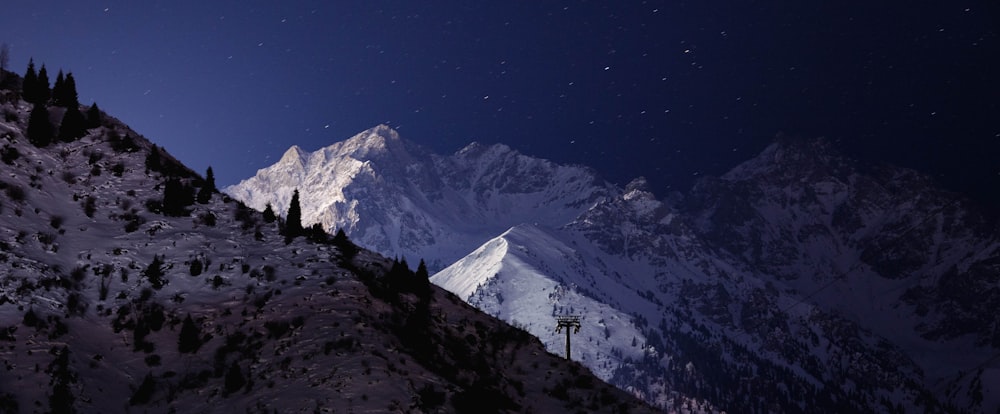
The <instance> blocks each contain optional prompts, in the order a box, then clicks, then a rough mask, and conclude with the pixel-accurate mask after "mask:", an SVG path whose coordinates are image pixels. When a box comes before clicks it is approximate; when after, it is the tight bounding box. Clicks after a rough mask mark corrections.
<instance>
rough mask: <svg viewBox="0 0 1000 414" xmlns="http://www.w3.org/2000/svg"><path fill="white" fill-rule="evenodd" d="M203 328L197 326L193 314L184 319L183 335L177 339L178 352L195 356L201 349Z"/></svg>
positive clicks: (182, 325)
mask: <svg viewBox="0 0 1000 414" xmlns="http://www.w3.org/2000/svg"><path fill="white" fill-rule="evenodd" d="M200 337H201V328H199V327H198V325H195V323H194V320H193V319H191V314H188V315H187V317H186V318H184V322H183V323H182V324H181V334H180V337H179V338H177V351H178V352H180V353H182V354H193V353H195V352H198V348H201V338H200Z"/></svg>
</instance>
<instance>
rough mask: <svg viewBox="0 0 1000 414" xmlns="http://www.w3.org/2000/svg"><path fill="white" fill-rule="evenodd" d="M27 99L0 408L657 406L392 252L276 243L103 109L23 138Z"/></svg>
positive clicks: (247, 215) (4, 293) (6, 234)
mask: <svg viewBox="0 0 1000 414" xmlns="http://www.w3.org/2000/svg"><path fill="white" fill-rule="evenodd" d="M12 95H13V96H16V94H5V95H4V96H12ZM33 109H34V108H33V105H31V104H28V103H25V102H24V101H20V100H17V99H12V100H10V101H5V102H4V103H2V104H0V114H2V117H0V147H2V149H0V155H2V157H0V159H2V161H3V162H2V163H0V362H2V365H0V370H2V375H0V412H5V413H7V412H60V413H62V412H105V413H107V412H133V411H134V412H185V413H187V412H251V411H252V412H272V411H280V412H306V411H309V412H354V411H366V412H375V411H377V412H403V411H406V412H510V411H517V412H520V411H534V412H570V411H580V410H586V411H601V412H625V411H628V412H650V411H651V410H650V408H649V407H648V406H646V405H644V404H642V403H641V402H640V401H638V400H636V399H634V398H632V397H630V396H628V395H627V394H626V393H623V392H621V391H619V390H618V389H616V388H614V387H611V386H608V385H606V384H604V383H603V382H601V381H598V380H596V379H595V378H594V377H592V376H591V375H590V373H589V372H588V370H586V369H583V368H582V367H581V366H580V365H579V364H576V363H573V362H570V361H566V360H565V359H563V358H562V357H559V356H556V355H553V354H549V353H547V352H546V351H545V349H544V348H543V346H542V345H541V344H540V343H539V342H538V341H537V340H536V339H534V338H533V337H531V336H530V335H528V334H526V333H525V332H523V331H521V330H519V329H517V328H514V327H511V326H510V325H508V324H506V323H503V322H501V321H498V320H496V319H494V318H492V317H489V316H488V315H486V314H484V313H482V312H479V311H477V310H475V309H474V308H472V307H470V306H468V305H466V304H465V303H463V302H462V301H461V300H459V299H458V298H457V297H455V296H454V295H451V294H449V293H447V292H445V291H443V290H441V289H438V288H436V287H434V286H432V285H430V284H429V283H428V281H427V279H426V276H424V277H423V278H421V277H420V275H419V274H414V273H413V272H412V271H410V270H408V269H405V268H401V266H400V264H399V263H398V262H393V261H391V260H389V259H385V258H384V257H381V256H378V255H377V254H374V253H372V252H370V251H367V250H363V249H358V248H357V247H356V246H355V245H353V244H352V243H351V242H350V241H347V240H342V239H335V240H329V239H325V238H321V237H317V236H316V235H311V236H310V239H311V240H307V239H306V238H305V237H294V238H291V239H290V242H286V241H285V240H286V237H284V236H282V235H279V234H278V231H279V228H278V226H277V225H276V224H274V223H267V222H265V221H264V220H263V219H262V217H261V215H260V214H259V213H257V212H255V211H253V210H251V209H249V208H248V207H246V206H245V205H243V204H241V203H239V202H236V201H234V200H232V199H229V198H228V197H225V196H223V195H222V194H219V193H217V192H212V191H207V190H211V185H212V184H211V182H210V180H208V178H207V177H204V178H203V177H199V176H198V175H197V174H195V173H194V172H192V171H190V170H189V169H188V168H186V167H184V166H183V165H181V164H180V163H178V162H177V161H176V160H175V159H174V158H172V157H171V156H170V155H169V154H167V153H166V152H164V151H163V150H162V149H160V148H157V147H156V146H154V145H152V144H151V143H150V142H149V141H147V140H146V139H145V138H143V137H141V136H139V135H137V134H136V133H135V132H134V131H131V130H130V129H129V128H128V127H127V126H125V125H123V124H121V123H120V122H118V121H117V120H115V119H113V118H110V117H107V116H104V117H103V120H102V121H100V122H98V124H99V125H95V126H92V127H90V128H89V129H88V130H87V132H86V134H85V135H84V136H83V137H81V138H79V139H70V140H66V141H59V142H53V143H49V144H47V145H41V146H36V145H33V144H32V143H30V142H41V141H38V140H34V141H32V140H30V139H29V138H28V124H29V121H28V118H29V113H30V112H32V110H33ZM61 112H62V109H61V108H56V107H53V108H52V109H51V110H50V111H49V112H48V113H47V114H45V115H48V118H51V119H53V120H56V121H58V120H59V119H61ZM43 114H44V113H43ZM43 119H44V118H43ZM54 127H55V128H56V129H58V128H59V125H58V122H56V125H55V126H54ZM35 132H37V130H34V131H33V133H35ZM294 155H295V154H292V155H290V156H288V157H286V161H289V163H288V166H289V168H291V164H292V161H294V160H295V157H294ZM299 159H301V157H300V158H299ZM292 171H294V170H292ZM196 189H197V190H198V194H199V195H198V197H195V190H196ZM201 189H205V190H206V191H205V192H202V191H201ZM202 194H205V195H207V197H205V198H202Z"/></svg>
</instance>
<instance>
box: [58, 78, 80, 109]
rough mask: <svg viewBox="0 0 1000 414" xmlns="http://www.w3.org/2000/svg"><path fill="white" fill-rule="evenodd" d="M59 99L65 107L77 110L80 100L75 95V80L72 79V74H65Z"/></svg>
mask: <svg viewBox="0 0 1000 414" xmlns="http://www.w3.org/2000/svg"><path fill="white" fill-rule="evenodd" d="M61 99H62V100H63V106H65V107H69V108H78V107H79V106H80V98H79V96H78V95H77V93H76V79H74V78H73V72H70V73H67V74H66V80H65V81H64V83H63V90H62V98H61Z"/></svg>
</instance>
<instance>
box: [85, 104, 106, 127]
mask: <svg viewBox="0 0 1000 414" xmlns="http://www.w3.org/2000/svg"><path fill="white" fill-rule="evenodd" d="M103 121H104V119H103V117H102V116H101V108H98V107H97V102H94V103H93V104H91V105H90V109H87V129H91V128H97V127H99V126H101V123H102V122H103Z"/></svg>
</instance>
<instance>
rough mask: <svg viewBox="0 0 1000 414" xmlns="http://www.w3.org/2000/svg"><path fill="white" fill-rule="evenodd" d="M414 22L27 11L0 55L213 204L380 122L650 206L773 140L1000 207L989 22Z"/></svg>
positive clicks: (719, 6)
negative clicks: (645, 187)
mask: <svg viewBox="0 0 1000 414" xmlns="http://www.w3.org/2000/svg"><path fill="white" fill-rule="evenodd" d="M426 3H427V4H420V3H418V2H411V1H366V2H346V1H344V2H333V1H283V2H278V1H205V0H201V1H197V2H195V1H187V0H180V1H169V2H168V1H150V2H127V1H89V0H88V1H68V0H67V1H46V2H35V1H21V2H16V3H14V4H5V5H4V7H3V9H4V10H3V15H2V16H0V42H5V43H7V44H9V45H10V46H11V52H12V59H11V68H12V70H14V71H16V72H19V73H23V72H24V68H25V67H26V65H27V61H28V58H29V57H34V59H35V62H36V64H41V63H45V64H46V66H47V68H48V70H49V71H50V74H51V76H52V78H53V79H54V76H55V73H56V72H57V71H58V70H59V69H60V68H61V69H63V70H66V71H72V72H73V74H74V76H75V77H76V81H77V85H78V90H79V94H80V100H81V102H83V103H85V104H89V103H90V102H93V101H97V102H98V104H99V105H100V106H101V107H102V108H103V109H105V110H106V111H108V112H109V113H111V114H112V115H115V116H117V117H119V118H120V119H122V120H123V121H125V122H126V123H128V124H129V125H131V126H132V127H133V128H134V129H136V130H137V131H138V132H140V133H142V134H143V135H145V136H146V137H148V138H150V139H151V140H153V142H155V143H158V144H160V145H162V146H164V147H166V148H167V150H168V151H170V152H172V153H173V154H175V155H176V156H178V157H179V158H180V159H181V160H182V161H183V162H185V163H186V164H188V165H189V166H191V167H192V168H194V169H196V170H199V171H204V169H205V168H206V167H207V166H209V165H211V166H212V167H213V169H214V171H215V173H216V177H217V180H218V182H219V184H220V185H226V184H232V183H235V182H237V181H238V180H240V179H242V178H247V177H249V176H251V175H253V174H254V173H255V172H256V170H257V169H259V168H263V167H265V166H267V165H270V164H271V163H273V162H275V161H276V160H277V159H278V158H279V157H280V156H281V154H282V153H283V152H284V150H285V149H287V148H288V147H289V146H290V145H292V144H297V145H299V146H301V147H303V148H304V149H306V150H315V149H317V148H320V147H323V146H326V145H329V144H331V143H333V142H336V141H340V140H343V139H346V138H348V137H350V136H351V135H353V134H355V133H357V132H360V131H362V130H364V129H367V128H369V127H372V126H374V125H376V124H379V123H388V124H389V125H391V126H393V127H396V128H398V129H399V131H400V133H401V134H403V136H404V137H405V138H407V139H410V140H413V141H416V142H418V143H420V144H422V145H424V146H426V147H428V148H430V149H432V150H434V151H436V152H439V153H443V154H447V153H451V152H453V151H455V150H457V149H459V148H461V147H462V146H464V145H465V144H467V143H469V142H471V141H480V142H484V143H494V142H502V143H506V144H508V145H510V146H511V147H513V148H515V149H518V150H519V151H521V152H523V153H526V154H529V155H534V156H539V157H544V158H548V159H552V160H554V161H558V162H572V163H580V164H585V165H589V166H592V167H594V168H596V169H597V170H598V171H599V172H601V173H602V174H603V175H604V176H605V177H606V178H608V179H610V180H612V181H615V182H618V183H621V184H624V183H625V182H627V181H628V180H629V179H631V178H632V177H635V176H639V175H644V176H646V177H648V178H649V179H650V181H651V182H652V183H653V184H654V186H655V188H654V189H655V190H656V191H657V192H658V193H659V194H661V195H663V194H665V193H666V192H667V191H668V190H669V189H677V190H681V191H686V190H687V189H688V188H689V186H690V185H691V183H692V180H693V179H695V178H697V177H698V176H700V175H704V174H712V175H717V174H721V173H723V172H725V171H726V170H727V169H729V168H730V167H732V166H733V165H735V164H737V163H738V162H740V161H743V160H745V159H748V158H750V157H752V156H753V155H755V154H756V152H758V151H759V150H760V149H762V148H763V146H764V145H766V144H767V143H768V142H770V140H771V139H772V138H773V137H774V136H775V135H776V134H778V133H779V132H781V133H783V134H785V135H786V136H791V137H798V138H813V137H817V136H825V137H828V138H831V139H834V140H836V141H837V142H839V145H840V146H841V148H842V149H843V150H844V151H846V152H848V153H849V154H852V155H855V156H859V157H865V158H871V159H877V160H885V161H889V162H893V163H896V164H901V165H904V166H910V167H914V168H917V169H920V170H922V171H925V172H927V173H930V174H932V175H934V176H935V177H937V178H938V179H939V180H940V181H941V182H943V183H944V184H946V185H947V186H949V187H950V188H952V189H957V190H961V191H966V192H969V193H971V194H973V195H975V196H976V197H978V198H979V199H981V200H985V201H987V202H989V203H991V204H993V205H994V206H996V205H1000V195H998V194H1000V191H998V190H1000V161H998V158H1000V104H998V100H1000V80H998V78H997V76H996V75H995V74H997V73H1000V62H998V59H1000V37H998V33H997V28H998V27H1000V18H998V10H997V6H996V5H994V4H993V2H986V1H961V0H959V1H954V2H932V3H939V4H935V5H924V4H920V5H917V4H914V3H912V2H904V1H900V0H888V1H879V2H851V1H848V2H793V1H783V2H776V1H772V2H766V1H765V2H760V1H740V2H700V1H645V2H639V1H633V2H621V1H596V2H595V1H588V2H584V1H564V2H557V1H543V2H500V1H495V2H467V1H435V2H426ZM816 3H831V4H816Z"/></svg>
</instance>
